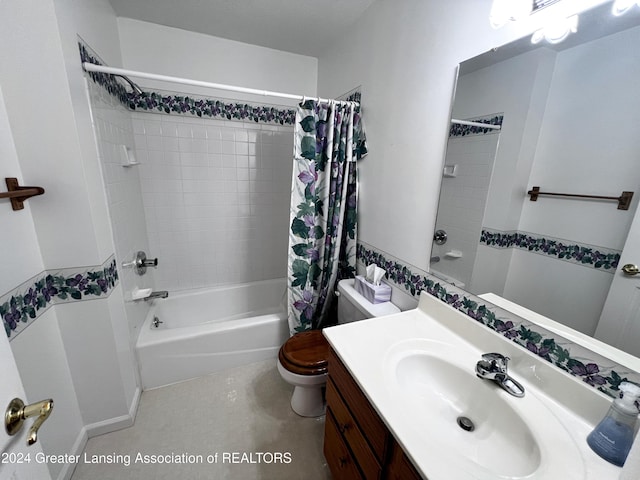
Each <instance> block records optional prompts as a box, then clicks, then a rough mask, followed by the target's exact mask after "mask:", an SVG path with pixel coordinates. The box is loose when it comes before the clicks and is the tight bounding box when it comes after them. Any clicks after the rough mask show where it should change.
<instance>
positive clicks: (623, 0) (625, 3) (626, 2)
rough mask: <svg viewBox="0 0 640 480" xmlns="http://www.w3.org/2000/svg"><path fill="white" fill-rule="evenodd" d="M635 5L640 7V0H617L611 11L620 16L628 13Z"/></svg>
mask: <svg viewBox="0 0 640 480" xmlns="http://www.w3.org/2000/svg"><path fill="white" fill-rule="evenodd" d="M634 5H638V6H639V7H640V0H616V1H615V2H613V7H612V8H611V13H613V14H614V15H615V16H616V17H619V16H620V15H624V14H625V13H627V12H628V11H629V10H630V9H631V8H633V6H634Z"/></svg>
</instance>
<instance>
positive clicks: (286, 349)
mask: <svg viewBox="0 0 640 480" xmlns="http://www.w3.org/2000/svg"><path fill="white" fill-rule="evenodd" d="M328 358H329V343H328V342H327V340H326V339H325V338H324V335H322V332H321V331H320V330H311V331H308V332H300V333H296V334H295V335H294V336H293V337H291V338H289V339H288V340H287V341H286V342H285V343H284V345H282V347H280V351H279V352H278V360H280V363H281V364H282V366H283V367H284V368H285V369H287V370H288V371H289V372H291V373H295V374H297V375H322V374H326V373H327V364H328Z"/></svg>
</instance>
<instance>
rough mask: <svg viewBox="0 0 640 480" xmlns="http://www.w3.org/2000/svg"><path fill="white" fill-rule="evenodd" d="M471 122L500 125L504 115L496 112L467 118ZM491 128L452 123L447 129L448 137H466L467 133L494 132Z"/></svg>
mask: <svg viewBox="0 0 640 480" xmlns="http://www.w3.org/2000/svg"><path fill="white" fill-rule="evenodd" d="M467 120H469V121H471V122H478V123H486V124H487V125H502V121H503V120H504V115H502V114H499V115H498V114H496V115H492V116H489V117H482V118H472V119H467ZM495 132H496V130H495V129H493V128H482V127H475V126H473V125H459V124H457V123H452V124H451V128H450V129H449V137H466V136H469V135H485V134H487V133H495Z"/></svg>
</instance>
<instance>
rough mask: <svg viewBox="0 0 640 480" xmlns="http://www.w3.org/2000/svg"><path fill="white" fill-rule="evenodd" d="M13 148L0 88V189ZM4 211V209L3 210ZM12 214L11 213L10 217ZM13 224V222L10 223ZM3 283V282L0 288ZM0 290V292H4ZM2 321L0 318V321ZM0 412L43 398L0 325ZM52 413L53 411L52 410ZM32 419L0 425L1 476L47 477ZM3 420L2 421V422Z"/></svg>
mask: <svg viewBox="0 0 640 480" xmlns="http://www.w3.org/2000/svg"><path fill="white" fill-rule="evenodd" d="M1 1H2V0H0V2H1ZM16 158H17V157H16V152H15V148H14V145H13V142H12V137H11V132H10V127H9V121H8V117H7V112H6V110H5V103H4V97H3V95H2V90H1V89H0V189H1V190H2V191H6V190H5V189H6V187H5V185H4V177H11V176H15V175H16V174H17V171H16V167H17V160H16ZM2 202H3V210H2V212H3V216H2V218H0V220H1V221H0V224H2V225H3V227H4V228H7V226H8V225H10V222H9V221H7V220H8V219H7V218H6V217H5V216H4V215H15V214H16V213H17V212H11V211H10V210H11V209H10V207H8V206H6V205H4V202H8V201H7V200H2ZM5 212H7V213H5ZM10 218H14V217H10ZM11 226H13V224H11ZM10 231H11V228H9V231H7V230H4V231H3V238H2V239H0V248H7V237H6V236H5V235H7V234H8V233H10ZM19 253H20V252H19V251H18V252H17V254H18V255H19ZM3 267H6V265H4V264H0V275H2V274H3V273H5V274H6V271H7V268H3ZM4 287H6V282H5V284H4V286H3V288H4ZM4 293H5V292H4V291H0V294H4ZM0 325H2V322H0ZM0 337H2V338H0V415H1V417H2V418H3V419H4V414H5V410H6V409H7V407H8V405H9V402H10V401H11V400H12V399H14V398H20V399H21V400H22V401H24V402H25V403H29V401H31V402H33V401H38V400H42V399H40V398H35V399H32V398H30V399H27V398H25V393H24V388H23V386H22V381H21V379H20V374H19V373H18V368H17V366H16V361H15V359H14V358H13V352H12V351H11V347H10V346H9V339H8V338H7V335H6V334H5V332H4V328H0ZM52 414H55V412H53V413H52ZM33 420H35V419H34V418H29V419H27V420H26V421H25V423H24V424H23V427H22V430H21V431H19V432H18V433H16V434H15V435H14V436H9V435H8V434H7V433H6V431H5V428H4V426H3V427H2V428H0V439H1V440H0V446H1V447H2V448H1V449H0V452H1V453H0V480H50V479H51V476H50V475H49V469H48V467H47V464H46V463H45V462H44V461H43V460H45V459H43V458H42V447H41V445H40V443H39V442H37V443H35V444H34V445H33V446H31V447H27V439H26V437H27V432H28V431H29V426H30V425H31V423H32V422H33ZM3 423H4V422H3Z"/></svg>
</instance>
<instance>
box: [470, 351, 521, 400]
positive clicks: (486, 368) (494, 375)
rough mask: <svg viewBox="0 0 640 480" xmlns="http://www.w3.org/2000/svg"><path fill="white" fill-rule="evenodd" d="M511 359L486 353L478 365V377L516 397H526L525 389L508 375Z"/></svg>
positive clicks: (497, 354)
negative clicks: (491, 381)
mask: <svg viewBox="0 0 640 480" xmlns="http://www.w3.org/2000/svg"><path fill="white" fill-rule="evenodd" d="M509 360H510V359H509V357H505V356H504V355H500V354H499V353H485V354H484V355H482V360H480V361H479V362H478V363H476V375H477V376H478V377H480V378H482V379H485V380H493V381H494V382H496V383H497V384H498V385H499V386H500V387H501V388H503V389H504V390H506V391H507V392H508V393H509V394H511V395H513V396H514V397H524V387H523V386H522V385H521V384H520V383H518V382H517V381H515V380H514V379H513V378H511V377H510V376H509V374H508V373H507V364H508V362H509Z"/></svg>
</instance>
